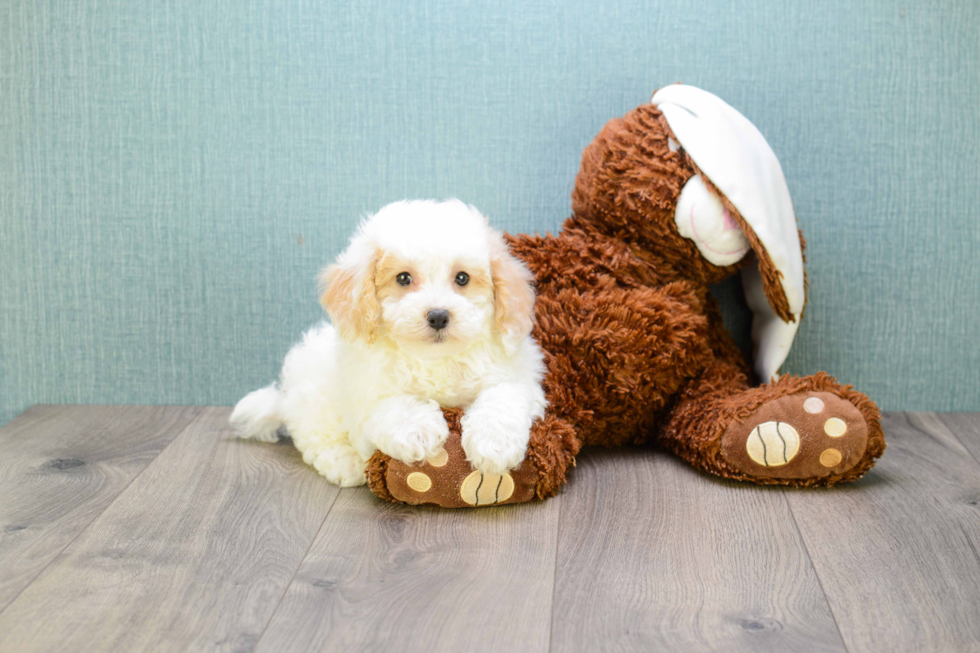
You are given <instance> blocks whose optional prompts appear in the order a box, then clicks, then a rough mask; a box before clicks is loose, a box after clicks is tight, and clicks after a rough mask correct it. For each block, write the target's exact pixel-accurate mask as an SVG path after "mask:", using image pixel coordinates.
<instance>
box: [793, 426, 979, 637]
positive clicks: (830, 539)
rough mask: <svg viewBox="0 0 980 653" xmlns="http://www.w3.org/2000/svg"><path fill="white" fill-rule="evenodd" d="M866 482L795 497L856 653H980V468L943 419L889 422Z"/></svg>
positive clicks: (818, 564)
mask: <svg viewBox="0 0 980 653" xmlns="http://www.w3.org/2000/svg"><path fill="white" fill-rule="evenodd" d="M883 426H884V429H885V433H886V437H887V441H888V449H887V450H886V451H885V455H884V456H883V457H882V459H881V460H880V461H879V462H878V465H877V466H876V467H875V468H874V469H873V470H872V471H871V472H870V473H869V474H868V475H867V476H866V477H865V478H864V479H862V480H861V481H859V482H857V483H853V484H849V485H843V486H839V487H836V488H831V489H829V490H823V491H816V492H814V491H812V490H811V491H794V492H790V493H788V497H789V502H790V505H791V507H792V510H793V513H794V515H795V517H796V520H797V523H798V524H799V527H800V531H801V533H802V534H803V537H804V541H805V542H806V544H807V548H808V550H809V551H810V555H811V557H812V558H813V561H814V566H815V568H816V570H817V573H818V575H819V576H820V579H821V581H822V583H823V588H824V591H825V592H826V595H827V598H828V600H829V601H830V605H831V609H832V610H833V612H834V615H835V617H836V619H837V622H838V624H839V625H840V629H841V633H842V634H843V636H844V641H845V642H846V643H847V646H848V648H849V649H850V650H852V651H867V650H878V651H898V650H901V651H977V650H980V557H978V554H977V552H978V550H980V511H978V510H977V498H978V497H980V465H978V464H977V462H976V461H975V460H974V459H973V458H972V457H971V456H970V454H969V453H968V452H967V450H966V449H965V448H964V446H963V444H961V443H960V442H959V441H958V440H957V439H956V437H954V435H953V434H952V433H951V432H950V431H949V429H947V428H946V426H945V425H944V424H943V422H941V421H940V420H939V419H938V418H937V417H936V415H934V414H930V413H920V414H906V413H892V414H888V415H886V416H885V418H884V420H883Z"/></svg>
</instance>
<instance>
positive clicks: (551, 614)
mask: <svg viewBox="0 0 980 653" xmlns="http://www.w3.org/2000/svg"><path fill="white" fill-rule="evenodd" d="M565 491H567V490H565ZM561 498H562V496H561V494H559V495H558V496H556V497H554V498H553V499H550V500H551V501H561ZM564 518H565V503H564V502H563V503H561V504H560V505H559V506H558V527H557V528H556V529H555V548H554V551H555V564H553V565H552V567H551V568H552V572H551V605H550V606H549V609H548V618H549V619H550V620H551V621H550V623H549V624H548V651H549V653H550V651H551V647H552V641H553V640H554V638H555V594H556V592H557V591H558V582H557V581H558V547H559V545H560V543H561V537H560V534H561V524H562V520H563V519H564Z"/></svg>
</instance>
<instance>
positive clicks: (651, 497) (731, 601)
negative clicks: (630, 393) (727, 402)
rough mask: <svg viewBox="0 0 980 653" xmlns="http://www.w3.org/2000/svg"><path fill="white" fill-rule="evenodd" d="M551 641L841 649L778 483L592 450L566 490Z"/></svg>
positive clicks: (564, 645) (560, 647) (588, 645)
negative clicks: (744, 481)
mask: <svg viewBox="0 0 980 653" xmlns="http://www.w3.org/2000/svg"><path fill="white" fill-rule="evenodd" d="M552 648H553V650H555V651H609V650H658V651H684V652H691V651H702V650H725V651H753V652H757V651H788V650H801V651H803V650H805V651H841V650H844V646H843V643H842V641H841V638H840V635H839V633H838V631H837V628H836V626H835V624H834V621H833V618H832V616H831V614H830V610H829V608H828V606H827V603H826V600H825V598H824V595H823V592H822V591H821V589H820V586H819V583H818V579H817V577H816V575H815V573H814V570H813V568H812V566H811V565H810V562H809V559H808V557H807V553H806V551H805V549H804V546H803V544H802V541H801V539H800V537H799V533H798V532H797V529H796V527H795V525H794V524H793V520H792V516H791V515H790V512H789V509H788V506H787V504H786V501H785V498H784V496H783V494H782V492H781V490H779V489H777V488H759V487H752V486H747V485H741V484H737V483H732V482H727V481H721V480H718V479H715V478H712V477H709V476H707V475H705V474H702V473H699V472H697V471H695V470H693V469H691V468H689V467H688V466H686V465H685V464H683V463H682V462H680V461H679V460H677V459H676V458H673V457H671V456H669V455H667V454H665V453H659V452H655V451H635V450H612V451H588V452H586V453H585V454H584V455H583V456H582V457H581V458H580V462H579V466H578V468H577V469H576V470H575V472H574V475H573V477H572V481H571V483H570V484H569V486H568V487H566V489H565V491H564V493H563V495H562V513H561V522H560V527H559V546H558V564H557V572H556V582H555V606H554V611H553V617H552Z"/></svg>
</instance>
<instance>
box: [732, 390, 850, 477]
mask: <svg viewBox="0 0 980 653" xmlns="http://www.w3.org/2000/svg"><path fill="white" fill-rule="evenodd" d="M868 435H869V430H868V424H867V422H866V421H865V418H864V416H863V415H862V414H861V412H860V411H859V410H858V409H857V407H855V406H854V404H852V403H851V402H850V401H847V400H846V399H843V398H841V397H839V396H837V395H835V394H831V393H829V392H816V391H808V392H800V393H797V394H792V395H788V396H784V397H779V398H776V399H772V400H770V401H768V402H766V403H763V404H762V405H761V406H759V407H758V408H756V409H755V410H754V411H753V412H752V413H751V414H749V415H748V416H747V417H744V418H741V419H735V420H733V421H732V423H731V424H729V426H728V428H727V429H726V430H725V432H724V434H723V435H722V439H721V451H720V453H721V456H722V457H723V458H724V459H725V461H726V462H727V463H728V465H729V466H731V467H732V468H734V469H735V470H736V471H738V472H741V473H743V474H745V475H747V476H751V477H763V478H771V479H793V480H803V479H827V480H828V481H831V482H833V480H835V479H841V478H842V477H843V476H844V475H845V474H846V473H847V472H848V471H850V470H852V469H853V468H854V467H855V466H857V465H858V464H859V463H861V462H862V461H863V460H864V458H865V453H866V452H867V450H868Z"/></svg>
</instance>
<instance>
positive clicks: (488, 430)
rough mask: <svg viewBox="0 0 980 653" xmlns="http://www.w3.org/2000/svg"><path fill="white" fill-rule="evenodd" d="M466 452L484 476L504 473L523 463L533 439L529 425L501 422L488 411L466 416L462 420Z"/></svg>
mask: <svg viewBox="0 0 980 653" xmlns="http://www.w3.org/2000/svg"><path fill="white" fill-rule="evenodd" d="M460 425H461V426H462V428H463V438H462V441H463V451H465V452H466V459H467V460H468V461H470V464H471V465H473V467H474V468H475V469H476V470H478V471H480V472H483V473H484V474H503V473H504V472H506V471H508V470H511V469H514V468H515V467H517V466H518V465H520V464H521V461H523V460H524V456H525V454H526V453H527V443H528V440H529V439H530V437H531V430H530V427H529V426H528V425H525V424H523V423H522V420H517V419H501V417H500V416H499V415H490V414H488V413H487V412H485V411H476V412H473V413H467V414H466V415H464V416H463V418H462V420H460Z"/></svg>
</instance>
